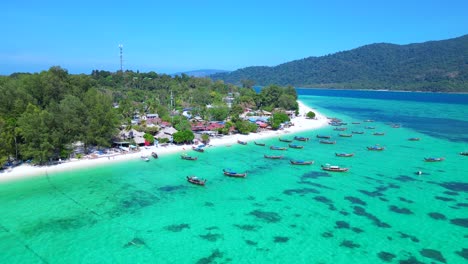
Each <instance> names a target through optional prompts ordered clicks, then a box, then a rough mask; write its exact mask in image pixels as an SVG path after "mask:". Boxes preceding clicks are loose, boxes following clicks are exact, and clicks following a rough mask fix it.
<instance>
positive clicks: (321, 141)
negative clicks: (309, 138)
mask: <svg viewBox="0 0 468 264" xmlns="http://www.w3.org/2000/svg"><path fill="white" fill-rule="evenodd" d="M320 143H321V144H336V141H331V140H320Z"/></svg>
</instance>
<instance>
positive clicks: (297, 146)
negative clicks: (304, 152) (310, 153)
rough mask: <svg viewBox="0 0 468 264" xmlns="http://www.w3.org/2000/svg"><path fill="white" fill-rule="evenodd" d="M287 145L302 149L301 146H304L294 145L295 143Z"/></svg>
mask: <svg viewBox="0 0 468 264" xmlns="http://www.w3.org/2000/svg"><path fill="white" fill-rule="evenodd" d="M288 146H289V147H290V148H295V149H302V148H304V146H301V145H296V144H289V145H288Z"/></svg>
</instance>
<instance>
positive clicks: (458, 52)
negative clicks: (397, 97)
mask: <svg viewBox="0 0 468 264" xmlns="http://www.w3.org/2000/svg"><path fill="white" fill-rule="evenodd" d="M211 78H213V79H215V80H224V81H225V82H229V83H234V84H240V83H241V80H253V81H254V82H255V84H256V85H269V84H279V85H293V86H296V87H323V88H348V89H389V90H420V91H439V92H468V35H464V36H462V37H458V38H453V39H448V40H441V41H429V42H424V43H416V44H408V45H395V44H388V43H377V44H370V45H366V46H362V47H359V48H356V49H353V50H349V51H343V52H337V53H335V54H331V55H326V56H321V57H308V58H305V59H301V60H295V61H291V62H287V63H284V64H280V65H278V66H275V67H265V66H260V67H247V68H243V69H239V70H236V71H233V72H230V73H218V74H214V75H211Z"/></svg>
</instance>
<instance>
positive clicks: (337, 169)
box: [322, 164, 349, 172]
mask: <svg viewBox="0 0 468 264" xmlns="http://www.w3.org/2000/svg"><path fill="white" fill-rule="evenodd" d="M322 170H324V171H333V172H346V171H348V170H349V168H341V167H340V166H332V165H330V164H325V165H322Z"/></svg>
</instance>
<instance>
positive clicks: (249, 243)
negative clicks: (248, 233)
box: [244, 239, 258, 246]
mask: <svg viewBox="0 0 468 264" xmlns="http://www.w3.org/2000/svg"><path fill="white" fill-rule="evenodd" d="M244 241H245V243H246V244H247V245H249V246H256V245H258V242H255V241H252V240H248V239H246V240H244Z"/></svg>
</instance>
